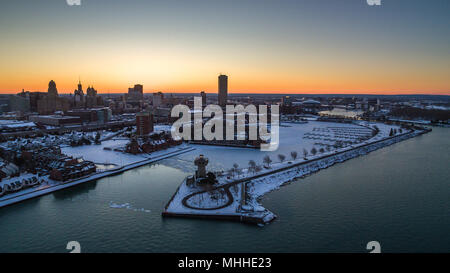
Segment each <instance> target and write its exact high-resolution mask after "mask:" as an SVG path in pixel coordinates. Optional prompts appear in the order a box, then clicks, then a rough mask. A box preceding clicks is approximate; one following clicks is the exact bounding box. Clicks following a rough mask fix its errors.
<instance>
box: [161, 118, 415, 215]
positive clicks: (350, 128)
mask: <svg viewBox="0 0 450 273" xmlns="http://www.w3.org/2000/svg"><path fill="white" fill-rule="evenodd" d="M362 126H364V127H362ZM374 126H376V127H377V128H378V129H379V133H378V134H377V135H376V136H375V137H371V135H370V137H369V138H365V139H364V140H363V141H361V142H358V143H357V142H354V143H352V144H350V143H347V144H346V146H344V147H342V148H333V149H332V150H330V151H324V152H323V153H318V154H317V155H314V156H313V155H308V156H307V159H304V158H303V154H302V150H303V148H305V149H308V150H309V149H310V148H312V147H314V146H317V141H318V140H319V139H320V141H323V140H324V138H330V136H332V137H333V138H334V139H336V140H346V139H355V138H354V135H361V134H362V135H364V131H367V130H364V128H365V127H371V128H374ZM336 128H337V129H336ZM391 128H392V129H397V135H401V136H399V137H397V138H395V139H387V140H383V141H381V142H378V143H374V142H376V141H379V140H382V139H385V138H387V137H389V132H390V130H391ZM334 129H335V130H334ZM360 129H361V130H360ZM327 130H329V131H330V132H331V131H333V130H334V131H333V132H335V131H337V133H336V134H330V132H326V131H327ZM310 132H316V133H320V132H323V134H324V136H319V135H315V136H313V139H308V138H306V140H304V138H301V137H302V136H304V135H305V134H306V135H307V134H308V133H310ZM361 132H363V133H361ZM368 132H370V131H368ZM325 133H328V134H327V135H326V136H325ZM402 133H403V134H405V135H403V134H400V132H399V127H397V126H391V125H385V124H380V123H367V122H361V125H360V126H358V125H352V124H340V123H324V122H310V123H308V126H305V124H291V127H281V128H280V134H281V137H280V139H281V140H280V149H279V151H276V152H275V153H267V152H261V151H259V150H252V149H245V148H229V147H220V146H211V147H210V146H202V145H195V146H196V148H197V149H196V151H194V152H191V153H188V154H184V155H181V156H178V158H176V159H171V160H170V163H172V162H177V161H178V162H179V163H180V165H182V164H181V163H184V165H187V164H189V160H188V159H187V157H188V156H189V157H192V160H193V158H195V157H196V156H197V155H198V154H200V153H203V154H204V155H205V156H206V157H208V158H209V162H210V164H209V165H211V163H214V160H217V161H220V163H222V164H212V165H213V166H214V167H215V169H216V170H217V166H218V165H219V166H220V165H222V166H231V165H232V164H233V163H234V162H245V163H243V164H242V165H241V166H243V167H244V168H246V167H247V163H248V160H250V159H253V160H255V161H257V164H261V159H262V157H263V156H264V155H266V154H269V155H270V156H271V157H272V159H273V161H274V163H272V164H271V165H270V168H266V169H263V170H262V171H260V172H259V173H257V174H255V173H253V172H249V171H248V170H247V169H242V173H241V174H240V175H239V176H238V175H235V176H234V177H232V178H231V179H228V178H227V177H225V176H221V177H219V185H224V184H227V183H229V182H232V181H233V180H237V179H242V178H246V177H247V178H249V179H251V177H252V176H255V175H261V174H264V173H270V172H272V171H274V170H280V169H282V168H287V167H288V169H286V170H280V171H278V172H276V173H274V174H268V175H267V176H263V177H260V178H256V179H253V180H250V181H248V182H246V183H247V196H248V197H250V200H247V203H246V205H244V206H243V207H242V209H243V210H245V212H243V211H239V210H238V209H239V204H240V200H241V196H240V187H241V185H243V184H238V185H236V186H239V190H238V191H237V192H234V191H233V190H231V193H232V194H233V197H234V203H233V204H232V205H230V206H228V207H225V208H222V209H215V210H201V209H191V208H187V207H185V206H183V205H182V200H183V198H184V197H186V196H187V195H189V194H192V193H195V192H199V191H201V190H203V189H202V188H201V187H189V186H187V185H186V184H185V182H183V183H182V184H181V185H180V187H179V189H178V190H177V192H176V193H175V195H174V196H173V200H171V202H169V204H168V207H167V208H166V211H167V212H171V213H181V214H206V215H247V216H253V217H259V218H262V219H263V220H264V222H270V221H271V220H272V219H273V218H274V217H275V215H274V214H273V213H272V212H270V211H268V210H266V209H265V208H264V207H263V206H262V205H261V204H259V202H258V199H259V198H260V197H261V196H263V195H264V194H266V193H268V192H270V191H272V190H275V189H278V188H279V187H280V186H282V185H283V184H285V183H286V182H289V181H291V180H293V179H294V178H297V177H302V176H304V175H307V174H310V173H312V172H316V171H318V170H320V169H322V168H327V167H329V166H331V165H333V164H335V163H338V162H343V161H345V160H347V159H350V158H353V157H357V156H359V155H363V154H366V153H368V152H370V151H373V150H376V149H379V148H382V147H384V146H387V145H391V144H393V143H395V142H398V141H401V140H403V139H406V138H409V137H412V136H414V135H415V134H416V133H413V134H407V133H409V132H407V131H405V130H403V131H402ZM299 138H300V139H302V140H304V141H300V140H299ZM356 139H357V138H356ZM370 143H373V144H371V145H368V146H365V145H366V144H370ZM360 146H361V147H360ZM358 147H359V148H358ZM355 148H357V149H355ZM293 149H294V150H296V151H297V152H298V158H297V159H296V160H292V159H290V158H289V153H290V151H292V150H293ZM280 150H281V151H284V152H285V155H286V160H285V161H284V162H280V161H279V160H278V159H277V158H276V156H274V154H275V155H277V154H278V153H280ZM208 151H209V152H210V153H208ZM213 151H214V153H212V152H213ZM336 153H339V154H336ZM327 155H334V156H330V157H325V158H321V157H323V156H327ZM211 158H213V159H211ZM315 158H321V159H319V160H318V161H313V162H310V163H306V164H304V165H299V166H296V167H292V168H290V166H292V165H294V164H299V163H302V162H305V161H309V160H312V159H315ZM258 159H259V162H258ZM239 160H240V161H239ZM289 161H290V162H289ZM166 162H167V160H166ZM191 162H192V161H191ZM209 165H208V169H211V168H210V166H209ZM192 169H194V168H193V167H192ZM233 187H234V186H233ZM233 187H232V188H233ZM227 200H228V198H227V196H226V195H224V194H222V196H220V195H218V194H217V190H216V191H215V192H214V191H213V192H211V193H203V194H199V195H194V196H193V197H191V198H190V199H188V200H187V204H188V205H190V206H193V207H198V208H215V207H218V206H220V205H223V204H226V202H227Z"/></svg>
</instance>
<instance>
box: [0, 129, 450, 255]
mask: <svg viewBox="0 0 450 273" xmlns="http://www.w3.org/2000/svg"><path fill="white" fill-rule="evenodd" d="M449 136H450V130H449V129H448V128H433V132H432V133H430V134H427V135H423V136H419V137H416V138H413V139H409V140H406V141H403V142H400V143H397V144H395V145H392V146H389V147H387V148H384V149H381V150H377V151H375V152H372V153H370V154H369V155H366V156H363V157H359V158H356V159H352V160H349V161H346V162H344V163H342V164H338V165H335V166H333V167H331V168H328V169H325V170H322V171H320V172H319V173H316V174H313V175H311V176H309V177H306V178H304V179H298V180H297V181H295V182H293V183H291V184H289V185H287V186H285V187H282V188H281V189H280V190H278V191H275V192H272V193H270V194H268V195H266V196H265V197H264V199H263V205H264V206H265V207H267V208H269V209H270V210H272V211H273V212H275V213H276V214H277V215H278V216H279V218H278V219H277V220H276V221H275V222H273V223H272V224H270V225H267V226H265V227H257V226H252V225H244V224H240V223H232V222H221V221H206V220H192V219H163V218H162V217H161V210H162V208H163V207H164V205H165V204H166V202H167V201H168V200H169V199H170V196H171V195H172V194H173V193H174V192H175V190H176V188H177V186H178V185H179V183H180V181H181V180H182V178H184V177H185V176H186V175H187V173H186V172H183V171H181V170H180V169H175V168H172V167H169V166H166V165H165V162H161V163H160V164H153V165H149V166H144V167H141V168H138V169H134V170H131V171H128V172H125V173H123V174H121V175H118V176H114V177H109V178H105V179H101V180H99V181H97V182H94V183H89V184H84V185H80V186H78V187H75V188H71V189H67V190H63V191H60V192H57V193H54V194H51V195H47V196H44V197H41V198H37V199H34V200H28V201H26V202H23V203H19V204H16V205H13V206H10V207H6V208H2V209H0V252H67V250H66V249H65V247H66V244H67V242H68V241H72V240H76V241H79V242H80V244H81V250H82V251H83V252H366V249H365V246H366V244H367V242H368V241H372V240H376V241H379V242H380V243H381V249H382V251H385V252H448V251H449V250H450V236H449V230H450V198H449V197H450V187H449V181H450V171H449V162H450V161H449V157H450V138H449ZM172 160H173V159H172ZM168 162H170V161H168ZM126 203H129V206H123V207H121V206H112V207H111V206H110V205H111V204H115V205H120V204H126ZM119 207H121V208H119Z"/></svg>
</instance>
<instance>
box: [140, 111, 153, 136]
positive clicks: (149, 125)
mask: <svg viewBox="0 0 450 273" xmlns="http://www.w3.org/2000/svg"><path fill="white" fill-rule="evenodd" d="M136 129H137V130H136V131H137V134H138V135H139V136H144V135H148V134H149V133H151V132H153V115H152V114H151V113H149V112H140V113H137V114H136Z"/></svg>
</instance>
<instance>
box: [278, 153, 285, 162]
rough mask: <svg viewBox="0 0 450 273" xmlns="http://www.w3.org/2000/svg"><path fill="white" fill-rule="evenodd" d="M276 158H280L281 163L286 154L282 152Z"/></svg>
mask: <svg viewBox="0 0 450 273" xmlns="http://www.w3.org/2000/svg"><path fill="white" fill-rule="evenodd" d="M278 159H279V160H280V162H281V163H283V161H284V160H285V159H286V156H285V155H283V154H278Z"/></svg>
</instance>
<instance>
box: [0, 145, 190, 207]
mask: <svg viewBox="0 0 450 273" xmlns="http://www.w3.org/2000/svg"><path fill="white" fill-rule="evenodd" d="M193 150H195V148H192V147H188V146H184V147H176V148H175V147H174V148H169V149H167V150H166V151H165V152H164V153H160V154H158V156H154V157H149V158H147V159H144V160H140V161H135V162H133V163H129V164H127V165H123V166H120V167H118V168H114V169H110V170H106V171H102V172H96V173H94V174H92V175H90V176H87V177H82V178H80V179H77V180H74V181H68V182H64V183H60V182H54V181H53V184H49V185H41V186H39V187H36V188H30V189H27V190H25V192H17V193H13V194H9V195H5V196H3V197H1V198H0V208H1V207H5V206H8V205H12V204H15V203H18V202H21V201H24V200H28V199H31V198H35V197H39V196H42V195H46V194H49V193H52V192H55V191H58V190H62V189H65V188H68V187H72V186H75V185H78V184H82V183H86V182H90V181H93V180H98V179H100V178H104V177H108V176H112V175H116V174H119V173H122V172H125V171H128V170H131V169H134V168H137V167H140V166H143V165H147V164H150V163H154V162H156V161H159V160H162V159H166V158H169V157H172V156H176V155H180V154H182V153H187V152H190V151H193Z"/></svg>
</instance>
